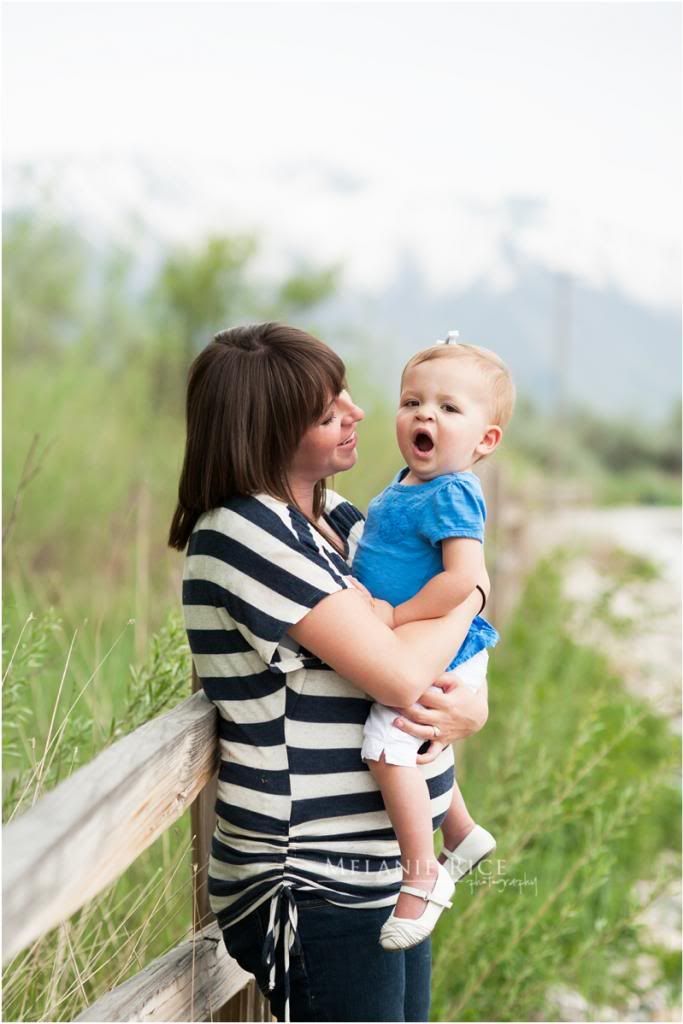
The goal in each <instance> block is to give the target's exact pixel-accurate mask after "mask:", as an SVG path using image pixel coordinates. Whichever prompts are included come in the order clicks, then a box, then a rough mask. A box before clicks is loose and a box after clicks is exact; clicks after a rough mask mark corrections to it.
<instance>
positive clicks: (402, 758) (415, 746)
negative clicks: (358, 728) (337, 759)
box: [360, 650, 489, 768]
mask: <svg viewBox="0 0 683 1024" xmlns="http://www.w3.org/2000/svg"><path fill="white" fill-rule="evenodd" d="M488 661H489V654H488V651H487V650H483V651H479V653H478V654H475V655H474V657H473V658H468V659H467V661H463V663H462V665H458V666H457V668H455V669H453V672H454V673H455V675H457V677H458V679H459V680H460V681H461V682H462V683H463V684H464V685H465V686H466V687H467V688H468V689H470V690H472V691H473V692H474V693H476V692H477V690H479V689H480V688H481V687H482V686H483V684H484V683H485V682H486V670H487V667H488ZM429 689H430V690H439V691H440V692H441V689H440V687H438V686H430V687H429ZM418 703H419V701H418ZM401 713H402V710H401V708H388V707H386V706H385V705H384V704H377V703H375V704H373V705H372V707H371V708H370V711H369V713H368V717H367V718H366V720H365V725H364V727H363V746H362V747H361V752H360V756H361V757H362V759H363V760H364V761H379V759H380V756H381V754H382V751H384V760H385V761H386V762H387V764H400V765H404V766H405V767H408V768H409V767H414V766H415V760H416V758H417V752H418V750H419V749H420V747H421V746H422V744H423V743H424V742H425V741H424V740H421V739H420V738H419V737H418V736H410V735H408V733H407V732H403V730H402V729H397V728H396V726H395V725H393V724H392V723H393V721H394V719H395V718H398V717H399V716H400V715H401Z"/></svg>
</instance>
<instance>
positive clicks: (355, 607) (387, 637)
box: [289, 581, 488, 707]
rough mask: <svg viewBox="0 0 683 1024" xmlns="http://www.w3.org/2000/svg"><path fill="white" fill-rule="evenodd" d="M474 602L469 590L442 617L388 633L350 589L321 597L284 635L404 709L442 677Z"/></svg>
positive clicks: (466, 626)
mask: <svg viewBox="0 0 683 1024" xmlns="http://www.w3.org/2000/svg"><path fill="white" fill-rule="evenodd" d="M487 583H488V581H486V584H487ZM485 589H487V587H485ZM480 604H481V594H480V593H479V591H478V590H475V591H473V592H472V593H471V594H470V595H469V596H468V597H467V598H465V600H464V601H463V602H462V603H461V604H459V605H458V607H457V608H454V609H453V610H452V611H450V612H449V613H448V614H447V615H443V616H441V617H440V618H438V619H430V620H428V621H420V622H409V623H406V625H404V626H399V627H398V628H397V629H394V630H392V629H390V628H389V627H388V626H387V625H385V624H384V623H383V622H381V621H380V619H379V618H378V617H377V616H376V615H375V614H374V613H373V612H372V610H371V608H370V607H369V605H368V603H367V601H366V599H365V598H364V597H363V595H362V594H360V593H359V592H358V591H357V590H355V589H353V588H350V589H348V590H340V591H337V592H336V593H335V594H330V595H329V596H328V597H324V598H323V599H322V600H321V601H319V602H318V604H317V605H316V606H315V608H312V609H311V611H310V612H308V614H307V615H305V616H304V617H303V618H302V619H301V620H300V621H299V622H298V623H296V625H294V626H292V627H291V628H290V630H289V634H290V636H292V637H293V638H294V640H296V641H297V643H300V644H301V645H302V646H303V647H305V648H306V649H307V650H309V651H312V653H313V654H316V655H317V656H318V657H319V658H321V659H322V660H323V661H325V662H326V663H327V664H328V665H330V666H331V667H332V668H333V669H334V670H335V671H336V672H338V673H339V675H341V676H344V677H345V678H346V679H349V680H350V681H351V682H352V683H354V684H355V685H356V686H357V687H358V688H359V689H361V690H363V691H364V692H365V693H368V694H369V695H370V696H371V697H374V698H375V700H378V701H380V702H381V703H382V704H388V705H390V706H397V707H407V706H409V705H411V704H413V703H414V702H415V701H416V700H417V699H418V697H420V696H421V694H423V693H424V691H425V690H426V689H427V688H428V687H429V686H430V685H431V683H432V682H433V681H434V679H436V677H437V676H440V675H441V674H442V673H443V667H444V665H447V664H448V662H449V660H450V659H451V658H452V656H453V652H454V651H457V650H458V648H459V647H460V645H461V644H462V642H463V640H464V639H465V637H466V635H467V631H468V630H469V628H470V624H471V622H472V619H473V618H474V616H475V615H476V614H477V612H478V611H479V606H480Z"/></svg>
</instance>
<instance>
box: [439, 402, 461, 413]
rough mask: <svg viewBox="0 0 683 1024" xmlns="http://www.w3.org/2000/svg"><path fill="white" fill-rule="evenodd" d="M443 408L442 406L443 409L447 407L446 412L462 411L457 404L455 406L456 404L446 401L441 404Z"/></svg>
mask: <svg viewBox="0 0 683 1024" xmlns="http://www.w3.org/2000/svg"><path fill="white" fill-rule="evenodd" d="M441 408H442V409H445V410H446V412H460V410H459V409H458V408H457V406H455V405H450V404H449V403H448V402H445V403H444V404H443V405H442V406H441Z"/></svg>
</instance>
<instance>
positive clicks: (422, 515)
mask: <svg viewBox="0 0 683 1024" xmlns="http://www.w3.org/2000/svg"><path fill="white" fill-rule="evenodd" d="M407 472H408V470H407V468H404V469H402V470H401V471H400V472H399V473H397V474H396V476H395V477H394V479H393V480H392V482H391V483H390V484H389V486H388V487H386V488H385V489H384V490H383V491H382V493H381V494H378V495H377V497H376V498H373V499H372V501H371V502H370V505H369V507H368V516H367V520H366V523H365V527H364V529H363V534H362V536H361V539H360V541H359V544H358V549H357V551H356V555H355V557H354V560H353V575H354V576H355V577H356V579H358V580H360V582H361V583H362V584H363V585H364V586H366V587H367V588H368V590H369V591H370V593H371V594H372V596H373V597H378V598H381V599H382V600H384V601H388V602H389V604H392V605H394V606H396V605H397V604H402V603H403V602H404V601H409V600H410V598H411V597H414V596H415V594H417V592H418V590H421V589H422V587H424V585H425V583H428V582H429V580H431V579H432V577H433V576H436V575H437V574H438V573H440V572H443V561H442V558H441V541H442V540H445V539H446V538H448V537H473V538H474V539H475V540H479V541H481V542H482V543H483V541H484V523H485V521H486V503H485V502H484V495H483V493H482V489H481V484H480V483H479V479H478V477H476V476H475V475H474V473H470V472H466V473H446V474H444V475H442V476H437V477H435V478H434V479H433V480H428V481H427V482H426V483H423V484H415V485H412V486H411V485H410V484H408V485H406V484H403V483H401V480H402V479H403V477H404V476H405V474H406V473H407ZM497 642H498V633H497V632H496V630H495V629H494V628H493V626H492V625H491V624H490V623H488V622H487V621H486V619H484V618H482V617H481V615H477V617H476V618H475V619H474V620H473V622H472V625H471V626H470V630H469V633H468V634H467V636H466V637H465V640H464V641H463V644H462V646H461V648H460V650H459V651H458V652H457V654H456V655H455V657H454V658H453V660H452V661H451V663H450V664H449V665H448V668H449V669H453V668H455V667H456V666H457V665H460V664H462V662H463V661H467V660H468V658H473V657H474V655H475V654H478V653H479V651H483V650H484V649H485V648H486V647H493V646H494V645H495V644H496V643H497Z"/></svg>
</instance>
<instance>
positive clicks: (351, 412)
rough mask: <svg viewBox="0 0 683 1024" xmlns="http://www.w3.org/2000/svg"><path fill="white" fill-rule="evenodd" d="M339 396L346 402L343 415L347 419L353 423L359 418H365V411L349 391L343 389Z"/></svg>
mask: <svg viewBox="0 0 683 1024" xmlns="http://www.w3.org/2000/svg"><path fill="white" fill-rule="evenodd" d="M339 397H340V400H341V401H342V402H343V403H344V404H343V408H342V416H343V418H344V419H345V420H350V421H351V422H352V423H357V422H358V420H362V419H364V418H365V411H364V410H363V409H361V407H360V406H359V405H356V403H355V402H354V400H353V399H352V398H351V395H350V394H349V393H348V391H342V393H341V395H340V396H339Z"/></svg>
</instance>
